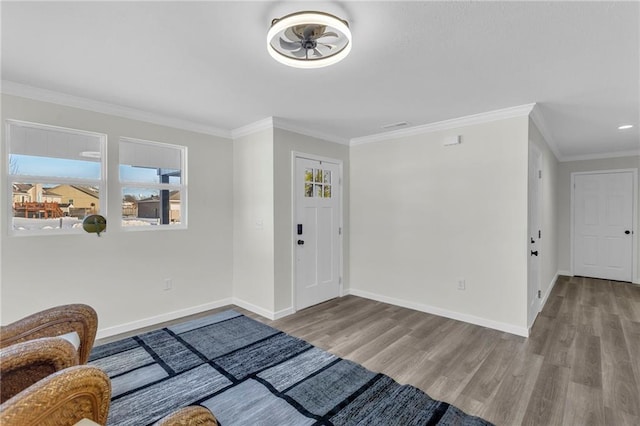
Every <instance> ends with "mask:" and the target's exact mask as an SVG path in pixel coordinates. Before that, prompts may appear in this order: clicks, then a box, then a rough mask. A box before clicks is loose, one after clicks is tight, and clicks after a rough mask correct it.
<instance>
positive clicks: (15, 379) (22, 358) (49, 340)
mask: <svg viewBox="0 0 640 426" xmlns="http://www.w3.org/2000/svg"><path fill="white" fill-rule="evenodd" d="M74 365H78V352H77V351H76V348H75V347H74V346H73V345H72V344H71V343H69V342H68V341H67V340H65V339H62V338H60V337H45V338H42V339H35V340H29V341H26V342H21V343H16V344H15V345H11V346H8V347H6V348H4V349H0V377H1V378H2V386H1V387H0V403H3V402H5V401H6V400H8V399H9V398H11V397H13V396H14V395H16V394H17V393H19V392H22V391H23V390H24V389H26V388H28V387H29V386H31V385H32V384H34V383H36V382H37V381H38V380H41V379H43V378H45V377H47V376H49V375H51V374H53V373H55V372H56V371H60V370H62V369H64V368H67V367H71V366H74Z"/></svg>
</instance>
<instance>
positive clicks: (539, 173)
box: [538, 170, 542, 179]
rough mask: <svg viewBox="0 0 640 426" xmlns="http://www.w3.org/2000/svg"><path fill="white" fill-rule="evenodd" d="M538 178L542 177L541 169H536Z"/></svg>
mask: <svg viewBox="0 0 640 426" xmlns="http://www.w3.org/2000/svg"><path fill="white" fill-rule="evenodd" d="M538 179H542V170H538Z"/></svg>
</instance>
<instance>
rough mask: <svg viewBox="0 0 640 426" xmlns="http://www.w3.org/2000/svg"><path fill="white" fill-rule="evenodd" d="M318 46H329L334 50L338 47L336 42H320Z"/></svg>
mask: <svg viewBox="0 0 640 426" xmlns="http://www.w3.org/2000/svg"><path fill="white" fill-rule="evenodd" d="M318 46H324V47H326V48H328V49H329V50H333V49H335V48H336V47H338V46H336V45H335V44H328V43H318Z"/></svg>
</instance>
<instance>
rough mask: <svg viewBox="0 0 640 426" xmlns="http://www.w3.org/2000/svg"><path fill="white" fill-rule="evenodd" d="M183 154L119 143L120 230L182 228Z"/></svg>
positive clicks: (173, 148)
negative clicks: (121, 228)
mask: <svg viewBox="0 0 640 426" xmlns="http://www.w3.org/2000/svg"><path fill="white" fill-rule="evenodd" d="M186 150H187V148H186V147H184V146H179V145H172V144H166V143H160V142H150V141H144V140H139V139H132V138H121V139H120V144H119V151H120V188H121V195H122V227H123V229H160V228H172V229H173V228H186V199H187V180H186V154H187V152H186Z"/></svg>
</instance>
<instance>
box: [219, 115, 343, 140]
mask: <svg viewBox="0 0 640 426" xmlns="http://www.w3.org/2000/svg"><path fill="white" fill-rule="evenodd" d="M266 129H280V130H287V131H289V132H293V133H298V134H301V135H305V136H310V137H312V138H316V139H322V140H325V141H328V142H334V143H339V144H342V145H349V140H348V139H345V138H340V137H338V136H335V135H330V134H327V133H322V132H317V131H314V130H309V129H306V128H304V127H301V126H298V125H295V124H293V123H291V122H289V121H286V120H284V119H282V118H279V117H267V118H265V119H262V120H259V121H256V122H254V123H251V124H247V125H246V126H242V127H238V128H237V129H233V130H232V131H231V136H232V137H233V139H237V138H241V137H243V136H247V135H250V134H252V133H257V132H261V131H263V130H266Z"/></svg>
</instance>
